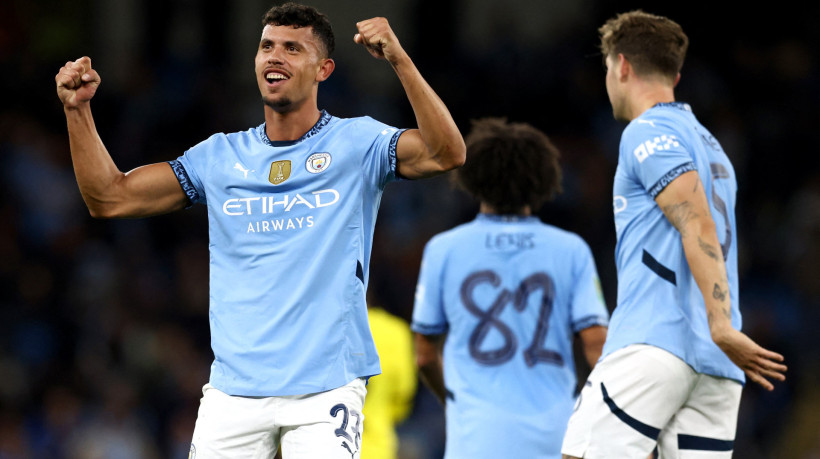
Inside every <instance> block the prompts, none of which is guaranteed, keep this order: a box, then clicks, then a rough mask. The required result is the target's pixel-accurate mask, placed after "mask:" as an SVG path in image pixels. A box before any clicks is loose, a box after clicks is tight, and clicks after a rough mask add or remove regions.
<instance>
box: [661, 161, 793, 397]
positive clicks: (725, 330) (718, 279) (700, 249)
mask: <svg viewBox="0 0 820 459" xmlns="http://www.w3.org/2000/svg"><path fill="white" fill-rule="evenodd" d="M655 201H656V202H657V203H658V206H660V208H661V209H662V210H663V213H664V214H665V215H666V218H667V219H668V220H669V222H670V223H671V224H672V226H674V227H675V228H676V229H677V230H678V231H679V232H680V235H681V241H682V242H683V251H684V253H685V255H686V261H687V262H688V263H689V269H690V270H691V271H692V275H693V276H694V278H695V282H697V284H698V287H699V288H700V291H701V293H702V294H703V299H704V302H705V303H706V316H707V318H708V320H709V328H710V331H711V334H712V340H713V341H714V342H715V344H717V345H718V346H719V347H720V348H721V349H722V350H723V352H725V353H726V355H727V356H728V357H729V359H731V360H732V362H734V363H735V364H736V365H737V366H738V367H740V368H741V369H743V371H744V372H745V373H746V375H747V376H748V377H749V379H751V380H752V381H754V382H756V383H758V384H760V385H761V386H763V387H764V388H766V389H768V390H772V389H774V386H772V384H771V383H770V382H769V381H768V379H775V380H778V381H783V380H784V379H786V377H785V376H784V375H783V373H784V372H785V371H786V366H785V365H782V364H781V363H779V362H782V361H783V356H781V355H780V354H777V353H775V352H772V351H769V350H766V349H764V348H762V347H760V346H758V345H757V344H756V343H755V342H754V341H752V340H751V339H750V338H749V337H748V336H746V335H745V334H743V333H741V332H740V331H738V330H735V329H734V328H732V320H731V319H732V315H731V301H730V298H729V281H728V279H727V277H726V265H725V264H724V262H723V253H722V252H721V249H720V242H719V241H718V238H717V232H716V231H715V222H714V220H713V219H712V215H711V212H710V211H709V203H708V201H707V199H706V193H705V192H704V190H703V184H702V182H701V180H700V176H699V175H698V173H697V171H689V172H686V173H684V174H681V176H680V177H678V178H676V179H675V180H673V181H672V183H670V184H669V185H668V186H667V187H666V188H665V189H664V190H663V191H662V192H661V193H660V194H658V196H657V197H656V198H655ZM767 378H768V379H767Z"/></svg>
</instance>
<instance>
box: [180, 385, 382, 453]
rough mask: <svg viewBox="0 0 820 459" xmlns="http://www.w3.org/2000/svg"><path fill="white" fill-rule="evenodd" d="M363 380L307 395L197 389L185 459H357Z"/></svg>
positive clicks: (363, 392)
mask: <svg viewBox="0 0 820 459" xmlns="http://www.w3.org/2000/svg"><path fill="white" fill-rule="evenodd" d="M365 384H366V383H365V380H364V379H363V378H357V379H355V380H353V381H352V382H350V383H348V384H346V385H344V386H342V387H339V388H337V389H333V390H329V391H326V392H319V393H315V394H307V395H292V396H281V397H240V396H232V395H228V394H226V393H224V392H222V391H220V390H218V389H216V388H215V387H213V386H211V385H210V384H206V385H205V386H204V387H203V388H202V399H201V400H200V405H199V414H198V416H197V420H196V426H195V427H194V437H193V440H192V442H191V450H190V451H191V452H190V454H189V456H188V457H189V459H215V458H230V459H240V458H241V459H244V458H248V459H262V458H264V459H271V458H273V457H274V455H275V454H276V451H277V449H279V447H280V446H281V448H282V457H283V458H285V459H293V458H300V459H301V458H323V459H324V458H329V459H334V458H339V459H355V458H358V457H359V447H360V446H361V439H362V436H361V432H362V425H363V422H364V416H362V407H363V406H364V399H365V395H366V393H367V389H366V388H365Z"/></svg>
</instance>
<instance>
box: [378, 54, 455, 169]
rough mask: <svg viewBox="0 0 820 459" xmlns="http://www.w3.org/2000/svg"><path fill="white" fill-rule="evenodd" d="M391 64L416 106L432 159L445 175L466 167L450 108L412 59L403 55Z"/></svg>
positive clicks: (408, 96) (420, 128)
mask: <svg viewBox="0 0 820 459" xmlns="http://www.w3.org/2000/svg"><path fill="white" fill-rule="evenodd" d="M391 65H392V66H393V69H394V70H395V71H396V75H398V77H399V80H400V81H401V84H402V86H403V87H404V91H405V93H406V94H407V99H408V100H409V101H410V105H411V106H412V107H413V113H414V114H415V116H416V123H417V124H418V128H419V133H420V134H421V138H422V139H423V140H424V143H425V145H426V146H427V150H428V152H429V155H430V157H431V158H432V159H434V160H435V162H437V163H438V164H439V165H440V167H441V171H442V172H444V171H448V170H450V169H454V168H456V167H459V166H461V165H462V164H464V160H465V158H466V147H465V146H464V139H463V138H462V137H461V133H460V132H459V130H458V127H457V126H456V123H455V121H454V120H453V117H452V115H451V114H450V111H449V110H448V109H447V106H446V105H444V102H443V101H442V100H441V99H440V98H439V96H438V95H437V94H436V93H435V91H433V88H432V87H430V85H429V84H428V83H427V81H425V80H424V77H422V76H421V73H420V72H419V71H418V69H417V68H416V66H415V64H414V63H413V61H412V60H411V59H410V57H409V56H407V55H406V54H404V55H403V56H402V57H401V58H399V59H396V60H395V61H391Z"/></svg>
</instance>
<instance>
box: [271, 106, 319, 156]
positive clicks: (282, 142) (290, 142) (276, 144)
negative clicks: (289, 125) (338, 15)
mask: <svg viewBox="0 0 820 459" xmlns="http://www.w3.org/2000/svg"><path fill="white" fill-rule="evenodd" d="M331 118H333V116H331V115H330V113H328V112H327V111H325V110H322V114H321V115H320V116H319V121H317V122H316V124H314V125H313V127H312V128H310V130H309V131H307V132H305V134H304V135H303V136H302V137H299V138H298V139H296V140H276V141H273V140H271V139H269V138H268V133H267V132H266V131H265V125H266V124H267V123H262V124H260V125H259V127H257V128H256V132H257V133H258V134H259V139H260V140H262V143H264V144H265V145H267V146H269V147H287V146H289V145H296V144H297V143H299V142H301V141H303V140H306V139H308V138H310V137H312V136H314V135H316V134H317V133H318V132H319V131H321V130H322V128H323V127H325V125H327V123H329V122H330V119H331Z"/></svg>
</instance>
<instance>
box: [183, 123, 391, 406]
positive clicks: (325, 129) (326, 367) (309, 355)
mask: <svg viewBox="0 0 820 459" xmlns="http://www.w3.org/2000/svg"><path fill="white" fill-rule="evenodd" d="M401 132H402V131H400V130H397V129H395V128H393V127H390V126H387V125H385V124H382V123H380V122H377V121H375V120H373V119H371V118H367V117H363V118H352V119H340V118H336V117H333V116H331V115H329V114H327V113H326V112H322V115H321V117H320V119H319V121H318V122H317V123H316V125H315V126H314V127H313V128H312V129H311V130H310V131H308V132H307V133H306V134H305V135H304V136H302V137H301V138H300V139H298V140H295V141H288V142H272V141H270V140H269V139H268V137H267V135H266V133H265V125H264V124H262V125H261V126H259V127H257V128H253V129H249V130H247V131H245V132H237V133H232V134H216V135H213V136H212V137H210V138H209V139H207V140H205V141H204V142H202V143H200V144H198V145H196V146H194V147H193V148H191V149H190V150H188V151H187V152H185V154H184V155H182V156H181V157H179V159H177V160H176V161H172V162H171V167H172V168H173V170H174V172H175V173H176V175H177V178H178V179H179V181H180V184H181V185H182V188H183V190H184V191H185V193H186V194H187V195H188V197H189V198H190V200H191V202H193V203H204V204H205V205H207V207H208V224H209V231H210V310H209V316H210V326H211V347H212V349H213V352H214V362H213V364H212V365H211V377H210V383H211V385H213V386H214V387H216V388H218V389H220V390H222V391H224V392H226V393H228V394H232V395H245V396H273V395H296V394H307V393H314V392H320V391H325V390H329V389H333V388H336V387H340V386H342V385H344V384H346V383H347V382H349V381H352V380H354V379H355V378H357V377H367V376H371V375H374V374H378V373H379V372H380V368H379V359H378V355H377V354H376V347H375V345H374V343H373V338H372V336H371V334H370V328H369V326H368V320H367V306H366V303H365V291H366V286H367V279H368V264H369V260H370V250H371V245H372V239H373V228H374V225H375V222H376V213H377V211H378V207H379V202H380V200H381V196H382V191H383V189H384V186H385V185H386V184H387V183H388V182H390V181H392V180H394V179H395V177H396V143H397V141H398V138H399V135H400V134H401Z"/></svg>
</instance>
